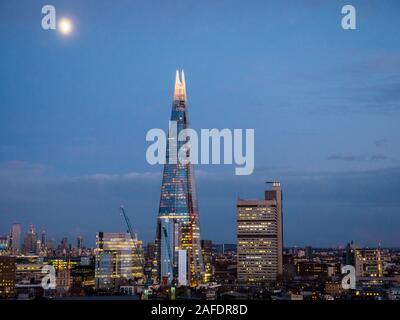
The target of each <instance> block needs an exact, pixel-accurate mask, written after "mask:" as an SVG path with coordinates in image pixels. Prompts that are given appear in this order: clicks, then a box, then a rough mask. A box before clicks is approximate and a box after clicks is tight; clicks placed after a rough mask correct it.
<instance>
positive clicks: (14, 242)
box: [11, 223, 21, 254]
mask: <svg viewBox="0 0 400 320" xmlns="http://www.w3.org/2000/svg"><path fill="white" fill-rule="evenodd" d="M20 249H21V224H20V223H13V224H12V226H11V251H12V253H13V254H18V253H19V252H20Z"/></svg>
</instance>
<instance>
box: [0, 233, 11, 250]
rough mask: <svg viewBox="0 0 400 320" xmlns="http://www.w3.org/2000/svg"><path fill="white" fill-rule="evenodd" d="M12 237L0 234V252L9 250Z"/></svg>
mask: <svg viewBox="0 0 400 320" xmlns="http://www.w3.org/2000/svg"><path fill="white" fill-rule="evenodd" d="M9 242H10V239H9V237H8V236H0V253H1V252H7V251H8V250H9Z"/></svg>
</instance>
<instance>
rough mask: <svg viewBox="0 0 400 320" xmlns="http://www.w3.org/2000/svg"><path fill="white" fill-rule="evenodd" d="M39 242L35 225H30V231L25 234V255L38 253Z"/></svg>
mask: <svg viewBox="0 0 400 320" xmlns="http://www.w3.org/2000/svg"><path fill="white" fill-rule="evenodd" d="M37 249H38V243H37V237H36V231H35V228H34V227H33V225H30V226H29V231H28V233H27V234H26V236H25V240H24V254H25V255H36V254H37V253H38V251H37Z"/></svg>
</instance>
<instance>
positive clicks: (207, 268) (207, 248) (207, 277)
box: [201, 240, 214, 283]
mask: <svg viewBox="0 0 400 320" xmlns="http://www.w3.org/2000/svg"><path fill="white" fill-rule="evenodd" d="M201 251H202V253H203V264H204V277H203V279H204V282H205V283H207V282H211V281H212V280H213V275H214V270H213V265H212V241H211V240H201Z"/></svg>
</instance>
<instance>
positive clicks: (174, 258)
mask: <svg viewBox="0 0 400 320" xmlns="http://www.w3.org/2000/svg"><path fill="white" fill-rule="evenodd" d="M186 102H187V98H186V84H185V76H184V72H183V70H182V72H181V76H179V71H176V79H175V88H174V95H173V103H172V112H171V121H170V130H169V134H168V140H167V150H166V162H165V164H164V171H163V177H162V185H161V196H160V206H159V211H158V218H157V235H156V245H157V259H156V260H157V266H156V268H157V273H158V278H159V279H158V280H159V282H160V283H161V284H163V285H187V286H196V285H197V284H198V283H199V282H200V281H201V279H202V275H203V259H202V253H201V246H200V226H199V212H198V205H197V198H196V191H195V181H194V172H193V166H192V164H191V163H190V162H187V163H181V162H180V161H179V160H177V152H178V150H180V148H181V147H182V146H183V145H184V144H186V146H187V145H188V144H187V142H189V143H190V141H189V140H188V139H187V140H186V141H178V139H177V137H178V135H179V133H180V132H181V130H183V129H186V128H189V120H188V112H187V104H186ZM171 126H175V130H171ZM187 152H190V148H189V149H188V150H187Z"/></svg>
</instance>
